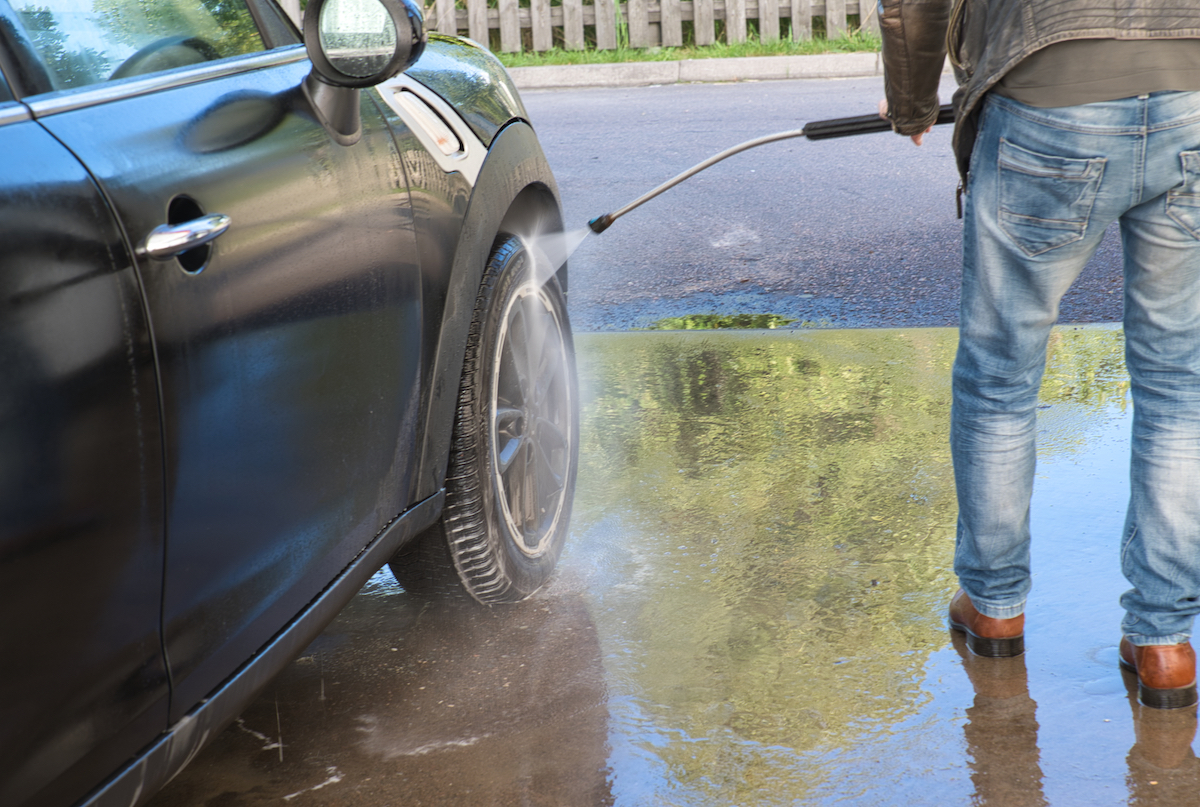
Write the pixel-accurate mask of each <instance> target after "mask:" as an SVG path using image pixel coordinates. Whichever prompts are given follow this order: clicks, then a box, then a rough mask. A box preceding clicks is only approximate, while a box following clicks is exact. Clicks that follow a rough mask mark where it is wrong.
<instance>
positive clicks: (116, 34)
mask: <svg viewBox="0 0 1200 807" xmlns="http://www.w3.org/2000/svg"><path fill="white" fill-rule="evenodd" d="M14 10H15V11H16V12H17V14H18V15H19V16H20V17H21V21H22V23H23V24H24V26H25V30H26V32H27V33H28V35H29V39H30V41H31V42H32V43H33V46H34V47H35V48H36V49H37V51H38V55H39V56H40V57H41V60H42V62H43V63H44V64H45V66H46V69H47V71H48V73H49V74H50V80H51V83H52V84H53V85H54V89H57V90H65V89H71V88H74V87H84V86H87V85H89V84H96V83H99V82H103V81H114V80H118V79H123V78H129V77H131V76H140V75H145V74H147V73H157V72H159V71H161V70H172V69H175V68H178V67H186V66H188V65H193V64H199V63H201V62H207V61H212V60H214V59H223V58H226V57H228V56H239V55H242V54H245V53H253V52H256V51H261V50H264V49H265V48H264V45H263V40H262V37H261V36H260V35H259V32H258V28H257V26H256V25H255V23H254V18H253V17H252V16H251V14H250V10H249V9H248V8H247V6H246V2H245V0H30V2H27V3H24V4H23V5H17V4H15V3H14Z"/></svg>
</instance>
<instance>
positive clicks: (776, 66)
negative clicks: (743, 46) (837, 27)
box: [508, 53, 883, 90]
mask: <svg viewBox="0 0 1200 807" xmlns="http://www.w3.org/2000/svg"><path fill="white" fill-rule="evenodd" d="M508 72H509V74H510V75H511V76H512V77H513V81H515V82H516V84H517V88H518V89H521V90H550V89H576V88H582V87H649V86H651V85H655V84H679V83H689V82H721V81H771V80H777V79H794V78H857V77H861V76H880V75H883V64H882V62H881V60H880V57H879V54H878V53H820V54H816V55H813V56H746V57H742V58H737V59H683V60H681V61H674V62H625V63H622V64H573V65H552V66H544V67H513V68H510V69H509V71H508Z"/></svg>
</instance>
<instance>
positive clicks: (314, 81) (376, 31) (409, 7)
mask: <svg viewBox="0 0 1200 807" xmlns="http://www.w3.org/2000/svg"><path fill="white" fill-rule="evenodd" d="M304 45H305V47H306V48H307V49H308V58H309V60H310V61H311V62H312V66H313V69H312V72H311V73H309V75H308V78H307V79H305V81H304V94H305V95H306V96H308V99H309V101H310V103H311V104H312V106H313V110H314V111H315V112H316V114H317V117H318V118H320V120H321V123H323V124H324V125H325V127H326V128H327V129H328V130H329V131H330V133H331V134H332V135H333V136H334V138H335V139H336V140H337V141H338V142H339V143H341V144H342V145H351V144H353V143H355V142H357V141H358V138H359V137H360V136H361V133H362V120H361V118H360V112H359V90H360V89H362V88H363V87H374V86H375V85H376V84H379V83H381V82H384V81H387V80H388V79H389V78H392V77H393V76H395V75H397V74H398V73H401V72H403V71H404V70H406V69H407V68H409V67H410V66H412V65H413V64H414V63H415V62H416V61H417V59H419V58H420V57H421V53H423V52H424V50H425V21H424V19H423V18H422V16H421V7H420V6H419V5H418V4H417V3H416V2H415V0H310V2H309V3H308V6H307V8H305V10H304Z"/></svg>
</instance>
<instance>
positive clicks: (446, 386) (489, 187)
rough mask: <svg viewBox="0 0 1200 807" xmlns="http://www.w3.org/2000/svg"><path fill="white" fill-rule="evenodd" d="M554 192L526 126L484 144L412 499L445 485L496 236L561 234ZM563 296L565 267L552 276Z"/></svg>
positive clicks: (440, 340) (441, 333)
mask: <svg viewBox="0 0 1200 807" xmlns="http://www.w3.org/2000/svg"><path fill="white" fill-rule="evenodd" d="M561 207H562V206H561V203H560V201H559V195H558V186H557V184H556V183H555V181H554V175H553V173H551V171H550V165H549V163H548V162H547V161H546V157H545V155H544V154H543V153H542V149H541V146H540V145H539V144H538V141H537V136H536V135H535V134H534V131H533V128H532V127H530V126H529V124H528V123H526V122H524V121H522V120H514V121H511V122H510V123H509V124H508V125H507V126H505V127H504V128H503V129H501V130H500V132H499V133H498V134H497V135H496V137H495V139H494V140H493V141H492V145H491V148H490V149H489V150H488V156H487V158H486V159H485V160H484V163H483V168H482V169H481V171H480V173H479V178H478V181H477V182H476V183H475V188H474V189H473V191H472V193H471V200H470V202H469V203H468V205H467V211H466V214H465V215H464V216H463V223H462V228H461V229H460V231H459V237H458V243H457V245H456V247H455V250H454V259H453V261H452V265H451V270H450V279H449V282H448V284H447V287H446V304H445V308H444V311H443V316H442V320H441V323H440V327H439V330H438V337H437V348H436V353H435V357H434V367H433V373H432V375H431V379H430V393H429V398H428V401H427V404H426V405H427V407H428V410H427V412H428V416H427V419H426V424H427V426H426V428H425V432H424V435H423V437H422V446H421V459H420V471H419V480H418V489H417V491H416V499H417V500H420V499H423V498H425V497H427V496H431V495H433V494H434V493H436V492H437V491H438V490H440V489H441V488H442V487H443V485H444V484H445V479H446V468H447V465H448V462H449V457H450V441H451V438H452V435H453V429H454V414H455V410H456V403H457V399H458V390H459V382H460V380H461V377H462V369H463V357H464V355H465V353H466V346H467V336H468V332H469V330H470V327H471V317H472V314H473V312H474V306H475V298H476V296H477V294H478V291H479V284H480V282H481V280H482V278H483V272H484V268H485V266H486V264H487V261H488V258H489V256H490V255H491V252H492V248H493V245H494V244H495V242H496V239H497V237H499V236H502V235H518V236H520V235H532V234H534V233H537V232H546V231H560V232H561V230H562V213H561ZM558 278H559V282H560V284H561V285H562V288H563V291H564V292H565V291H566V284H567V269H566V266H563V268H562V269H560V270H559V273H558Z"/></svg>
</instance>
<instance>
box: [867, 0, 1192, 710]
mask: <svg viewBox="0 0 1200 807" xmlns="http://www.w3.org/2000/svg"><path fill="white" fill-rule="evenodd" d="M880 9H881V13H880V23H881V27H882V31H883V59H884V67H885V84H886V95H887V107H886V114H887V117H888V118H889V119H890V120H891V122H892V125H893V128H894V129H895V131H897V132H898V133H900V134H903V135H909V136H911V137H913V139H914V141H915V142H917V143H918V145H919V144H920V138H921V135H922V134H923V133H924V132H925V131H926V130H927V129H928V127H929V126H930V125H931V124H932V123H933V121H934V119H935V118H936V115H937V110H938V98H937V85H938V80H939V77H940V73H941V70H942V65H943V61H944V58H945V55H946V52H947V46H948V48H949V55H950V58H951V61H952V62H953V64H954V67H955V75H956V78H957V79H958V82H959V85H960V86H959V89H958V91H957V93H956V94H955V106H956V111H957V115H958V122H957V124H956V127H955V132H954V149H955V155H956V157H957V160H958V165H959V170H960V172H961V173H962V176H963V179H964V187H965V191H966V194H965V207H964V208H963V211H962V214H963V217H964V230H963V288H962V303H961V311H960V319H961V322H960V329H961V334H960V344H959V349H958V355H957V357H956V359H955V364H954V402H953V407H952V412H951V427H950V429H951V436H950V441H951V451H952V454H953V458H954V472H955V482H956V486H957V490H958V500H959V518H958V529H957V536H956V547H955V564H954V565H955V572H956V573H957V574H958V577H959V581H960V584H961V587H962V588H961V590H960V591H959V592H958V593H957V594H955V596H954V598H953V599H952V600H951V603H950V624H951V627H953V628H955V629H956V630H959V631H963V632H965V633H966V638H967V643H968V646H969V647H970V648H971V650H972V651H973V652H974V653H976V654H978V655H981V656H997V657H1000V656H1012V655H1018V654H1020V653H1022V652H1024V643H1023V635H1024V618H1025V617H1024V609H1025V600H1026V596H1027V594H1028V592H1029V588H1030V578H1029V499H1030V495H1031V493H1032V488H1033V471H1034V458H1035V445H1034V440H1035V428H1036V426H1035V413H1036V404H1037V394H1038V388H1039V386H1040V383H1041V378H1042V372H1043V370H1044V367H1045V357H1046V344H1047V340H1048V337H1049V333H1050V327H1051V325H1053V324H1054V322H1055V320H1056V319H1057V316H1058V305H1059V301H1060V300H1061V298H1062V296H1063V294H1064V293H1065V292H1066V290H1067V288H1068V287H1069V286H1070V284H1071V283H1072V281H1074V279H1075V278H1076V276H1078V274H1079V272H1080V270H1081V269H1082V268H1083V266H1084V264H1085V263H1086V262H1087V259H1088V258H1089V257H1090V256H1091V255H1092V253H1093V252H1094V251H1095V249H1096V247H1097V245H1098V244H1099V243H1100V239H1101V237H1102V236H1103V234H1104V231H1105V228H1106V227H1107V226H1108V225H1109V224H1110V223H1112V222H1114V221H1119V222H1120V228H1121V236H1122V243H1123V247H1124V255H1125V314H1124V326H1125V339H1126V363H1127V365H1128V368H1129V373H1130V378H1131V381H1132V395H1133V402H1134V422H1133V446H1132V459H1131V468H1130V481H1131V496H1130V502H1129V507H1128V511H1127V516H1126V524H1125V530H1124V534H1123V536H1122V541H1121V566H1122V571H1123V572H1124V574H1125V576H1126V577H1127V578H1128V580H1129V582H1130V583H1131V584H1132V586H1133V588H1132V589H1130V590H1129V591H1128V592H1126V593H1125V594H1124V595H1123V596H1122V597H1121V604H1122V606H1123V607H1124V609H1125V611H1126V616H1125V618H1124V620H1123V621H1122V631H1123V634H1124V635H1123V638H1122V640H1121V663H1122V665H1123V666H1125V667H1126V668H1128V669H1131V670H1134V671H1136V673H1137V675H1138V691H1139V697H1140V698H1141V700H1142V702H1143V703H1144V704H1145V705H1147V706H1151V707H1157V708H1176V707H1183V706H1190V705H1192V704H1194V703H1196V672H1195V670H1196V661H1195V653H1194V652H1193V650H1192V647H1191V644H1190V642H1189V639H1190V636H1191V631H1192V624H1193V621H1194V618H1195V615H1196V614H1197V613H1198V612H1200V3H1196V2H1194V0H1125V2H1121V3H1114V2H1112V1H1111V0H1103V1H1102V0H953V7H952V0H881V2H880ZM961 192H962V188H960V193H961ZM1061 630H1063V631H1069V630H1071V626H1070V625H1063V626H1061Z"/></svg>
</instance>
